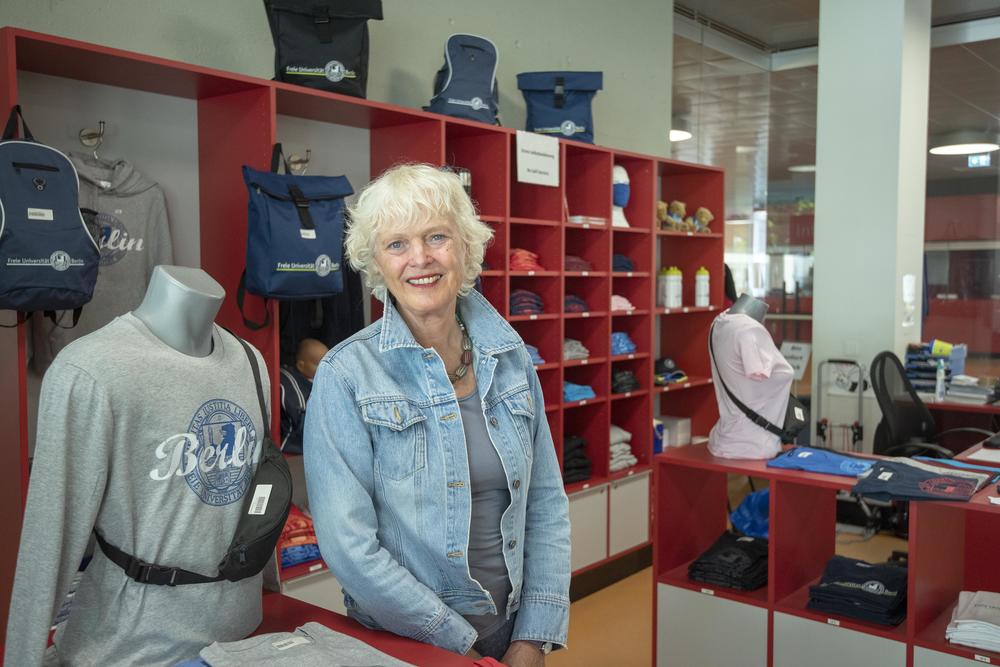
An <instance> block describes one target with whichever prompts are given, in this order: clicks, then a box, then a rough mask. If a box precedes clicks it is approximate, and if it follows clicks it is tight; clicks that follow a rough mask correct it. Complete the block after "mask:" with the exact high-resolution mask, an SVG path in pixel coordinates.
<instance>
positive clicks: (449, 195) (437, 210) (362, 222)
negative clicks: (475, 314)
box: [344, 164, 493, 301]
mask: <svg viewBox="0 0 1000 667" xmlns="http://www.w3.org/2000/svg"><path fill="white" fill-rule="evenodd" d="M350 214H351V222H350V225H349V226H348V228H347V238H346V241H345V243H344V244H345V247H346V249H347V258H348V261H350V263H351V266H352V267H354V270H356V271H358V272H360V273H361V275H362V277H363V278H364V281H365V285H367V286H368V288H369V289H370V290H371V291H372V293H373V294H374V295H375V296H376V297H378V298H379V299H382V300H383V301H384V300H385V279H384V277H383V276H382V273H381V272H380V271H379V269H378V264H377V263H376V262H375V253H376V251H377V243H378V237H379V234H380V233H383V232H386V231H389V230H398V229H400V228H406V227H409V226H410V225H413V224H419V223H423V222H426V221H427V220H430V219H432V218H444V219H446V220H449V221H451V222H452V223H453V224H454V225H455V228H456V229H457V236H458V240H459V241H460V242H461V244H462V246H464V247H463V250H464V258H465V261H464V266H463V269H464V275H463V278H462V284H461V286H460V287H459V291H458V293H459V295H460V296H464V295H466V294H468V293H469V291H470V290H471V289H472V288H473V286H474V285H475V283H476V278H477V277H478V276H479V273H480V271H482V264H483V255H484V254H485V253H486V246H487V245H488V244H489V242H490V241H491V240H492V239H493V230H492V229H490V227H489V225H487V224H485V223H483V222H482V221H480V220H479V218H478V217H477V216H476V209H475V208H474V207H473V205H472V200H470V199H469V196H468V195H467V194H466V193H465V190H464V189H463V188H462V183H461V181H460V180H459V178H458V176H457V175H456V174H455V173H454V172H450V171H445V170H442V169H439V168H437V167H434V166H431V165H429V164H402V165H397V166H395V167H393V168H391V169H389V170H388V171H386V172H385V173H383V174H382V175H381V176H379V177H378V178H376V179H375V180H374V181H372V182H371V183H369V184H368V185H367V186H365V189H364V190H362V192H361V195H360V196H359V197H358V201H357V203H355V205H354V206H353V207H351V209H350Z"/></svg>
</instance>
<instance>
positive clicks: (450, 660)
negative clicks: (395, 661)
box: [254, 593, 475, 667]
mask: <svg viewBox="0 0 1000 667" xmlns="http://www.w3.org/2000/svg"><path fill="white" fill-rule="evenodd" d="M310 621H315V622H316V623H322V624H323V625H325V626H326V627H328V628H330V629H331V630H336V631H337V632H342V633H344V634H345V635H350V636H352V637H356V638H358V639H360V640H361V641H363V642H365V643H366V644H369V645H371V646H374V647H375V648H377V649H378V650H380V651H384V652H385V653H388V654H389V655H391V656H393V657H394V658H399V659H400V660H403V661H405V662H409V663H412V664H414V665H421V666H423V665H428V666H429V667H430V666H433V667H469V666H470V665H474V664H475V662H474V661H473V660H471V659H470V658H466V657H464V656H461V655H457V654H455V653H451V652H450V651H445V650H444V649H440V648H437V647H436V646H431V645H429V644H422V643H420V642H417V641H413V640H412V639H407V638H406V637H400V636H399V635H394V634H392V633H391V632H378V631H375V630H369V629H368V628H366V627H364V626H363V625H361V624H360V623H358V622H357V621H354V620H352V619H350V618H347V617H346V616H342V615H340V614H335V613H334V612H332V611H328V610H326V609H322V608H320V607H316V606H314V605H311V604H309V603H307V602H302V601H300V600H296V599H295V598H290V597H288V596H286V595H281V594H279V593H265V594H264V620H263V621H261V624H260V627H259V628H257V632H255V633H254V634H258V635H261V634H264V633H267V632H291V631H292V630H294V629H295V628H297V627H299V626H301V625H304V624H306V623H309V622H310Z"/></svg>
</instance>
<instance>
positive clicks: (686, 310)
mask: <svg viewBox="0 0 1000 667" xmlns="http://www.w3.org/2000/svg"><path fill="white" fill-rule="evenodd" d="M689 310H690V309H689V308H688V307H687V306H684V307H683V308H681V312H682V313H686V312H688V311H689Z"/></svg>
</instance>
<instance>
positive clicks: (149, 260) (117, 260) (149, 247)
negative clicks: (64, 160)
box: [32, 153, 174, 375]
mask: <svg viewBox="0 0 1000 667" xmlns="http://www.w3.org/2000/svg"><path fill="white" fill-rule="evenodd" d="M70 160H72V162H73V165H74V166H75V167H76V170H77V172H78V173H79V174H80V206H81V207H83V208H90V209H93V210H95V211H97V213H98V215H97V225H98V228H99V230H100V237H99V238H98V239H97V243H98V245H99V246H100V248H101V265H100V268H99V269H98V274H97V285H96V286H95V287H94V298H93V299H92V300H91V301H90V303H88V304H87V305H86V306H84V308H83V314H82V315H81V316H80V322H79V324H77V325H76V326H75V327H73V328H69V329H67V328H63V327H69V326H70V324H71V323H72V318H71V316H72V313H70V312H68V311H67V312H63V313H61V314H60V322H59V326H55V325H54V324H53V323H52V322H51V321H50V320H48V319H47V318H40V317H38V318H35V319H34V320H33V322H32V341H33V343H34V356H33V361H32V363H33V366H34V368H35V370H36V371H37V372H38V374H39V375H41V374H43V373H45V371H46V369H48V367H49V364H51V363H52V360H53V359H55V356H56V355H57V354H58V353H59V351H60V350H62V349H63V348H64V347H66V346H67V345H68V344H69V343H71V342H72V341H74V340H76V339H77V338H80V337H81V336H85V335H87V334H89V333H91V332H93V331H96V330H97V329H100V328H101V327H103V326H104V325H105V324H107V323H108V322H110V321H111V320H113V319H114V318H116V317H118V316H119V315H124V314H125V313H127V312H129V311H130V310H133V309H134V308H136V307H137V306H138V305H139V303H140V302H141V301H142V297H143V295H144V294H145V293H146V287H147V286H148V285H149V277H150V275H151V274H152V272H153V267H154V266H156V265H157V264H172V263H173V258H174V253H173V246H172V244H171V241H170V226H169V223H168V222H167V205H166V198H165V197H164V195H163V190H161V189H160V186H158V185H157V184H156V183H154V182H153V181H151V180H150V179H148V178H146V177H145V176H143V175H142V174H140V173H139V172H138V171H136V170H135V168H134V167H133V166H132V164H131V163H130V162H127V161H125V160H115V161H110V160H96V159H94V157H92V156H89V155H80V154H77V153H71V154H70Z"/></svg>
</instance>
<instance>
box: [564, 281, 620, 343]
mask: <svg viewBox="0 0 1000 667" xmlns="http://www.w3.org/2000/svg"><path fill="white" fill-rule="evenodd" d="M610 288H611V279H610V278H609V277H608V276H607V274H605V275H603V276H602V275H600V274H598V275H594V276H587V277H583V276H576V275H573V276H570V275H567V276H566V278H564V279H563V294H566V295H568V294H575V295H576V296H578V297H580V298H581V299H583V300H584V301H586V302H587V306H588V307H589V308H590V312H591V313H593V312H595V311H596V312H606V311H607V310H608V309H609V308H610V306H611V295H610V294H609V290H610ZM562 306H563V310H565V302H564V303H563V304H562ZM591 319H593V317H591ZM575 326H576V325H574V327H575ZM586 326H587V327H588V328H589V327H590V326H592V325H589V324H588V325H586ZM567 335H570V334H567ZM570 337H571V338H577V336H572V335H570ZM587 347H590V346H589V345H588V346H587Z"/></svg>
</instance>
